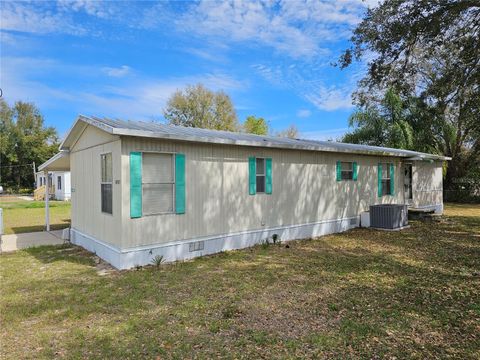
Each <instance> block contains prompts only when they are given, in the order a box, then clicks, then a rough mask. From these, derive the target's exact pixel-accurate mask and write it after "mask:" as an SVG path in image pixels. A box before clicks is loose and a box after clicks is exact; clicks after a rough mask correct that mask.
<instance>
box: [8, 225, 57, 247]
mask: <svg viewBox="0 0 480 360" xmlns="http://www.w3.org/2000/svg"><path fill="white" fill-rule="evenodd" d="M63 243H64V240H62V230H55V231H50V232H46V231H39V232H31V233H23V234H11V235H2V244H1V251H2V252H7V251H15V250H19V249H25V248H28V247H32V246H40V245H60V244H63Z"/></svg>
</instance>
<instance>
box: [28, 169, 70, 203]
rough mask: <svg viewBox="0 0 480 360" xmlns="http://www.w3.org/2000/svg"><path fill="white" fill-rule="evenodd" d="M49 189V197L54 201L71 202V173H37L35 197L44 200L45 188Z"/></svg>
mask: <svg viewBox="0 0 480 360" xmlns="http://www.w3.org/2000/svg"><path fill="white" fill-rule="evenodd" d="M47 183H48V187H49V189H48V190H49V191H48V193H49V195H50V197H51V198H52V199H54V200H61V201H67V200H70V197H71V191H70V171H48V173H47V174H45V172H44V171H38V172H36V173H35V192H34V194H35V197H36V198H42V199H43V198H44V197H45V188H46V186H47Z"/></svg>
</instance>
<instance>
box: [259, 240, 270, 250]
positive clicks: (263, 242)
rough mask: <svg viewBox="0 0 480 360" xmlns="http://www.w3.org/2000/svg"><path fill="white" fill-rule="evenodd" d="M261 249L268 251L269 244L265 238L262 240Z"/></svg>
mask: <svg viewBox="0 0 480 360" xmlns="http://www.w3.org/2000/svg"><path fill="white" fill-rule="evenodd" d="M261 245H262V249H268V247H269V246H270V242H269V241H268V238H266V239H265V240H262V243H261Z"/></svg>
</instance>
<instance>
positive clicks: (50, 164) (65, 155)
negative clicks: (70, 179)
mask: <svg viewBox="0 0 480 360" xmlns="http://www.w3.org/2000/svg"><path fill="white" fill-rule="evenodd" d="M38 170H39V171H70V153H69V152H68V151H60V152H59V153H58V154H55V155H54V156H52V157H51V158H50V159H48V160H47V161H45V162H44V163H43V164H42V165H40V166H39V167H38Z"/></svg>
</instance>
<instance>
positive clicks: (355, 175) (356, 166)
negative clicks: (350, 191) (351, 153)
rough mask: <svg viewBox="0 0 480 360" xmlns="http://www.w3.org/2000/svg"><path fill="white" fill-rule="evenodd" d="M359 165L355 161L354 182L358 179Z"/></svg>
mask: <svg viewBox="0 0 480 360" xmlns="http://www.w3.org/2000/svg"><path fill="white" fill-rule="evenodd" d="M357 174H358V165H357V162H356V161H354V162H353V181H357V178H358V175H357Z"/></svg>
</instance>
